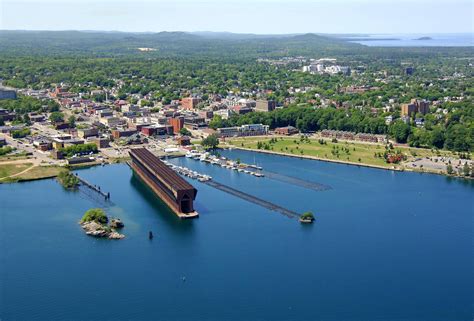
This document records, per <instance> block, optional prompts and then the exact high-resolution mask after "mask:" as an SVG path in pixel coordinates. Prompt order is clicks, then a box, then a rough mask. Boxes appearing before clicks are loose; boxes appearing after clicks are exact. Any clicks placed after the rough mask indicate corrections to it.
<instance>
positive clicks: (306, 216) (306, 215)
mask: <svg viewBox="0 0 474 321" xmlns="http://www.w3.org/2000/svg"><path fill="white" fill-rule="evenodd" d="M301 219H303V220H311V221H313V220H314V215H313V212H309V211H308V212H304V213H303V214H302V215H301Z"/></svg>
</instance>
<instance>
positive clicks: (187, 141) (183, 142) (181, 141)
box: [178, 136, 191, 146]
mask: <svg viewBox="0 0 474 321" xmlns="http://www.w3.org/2000/svg"><path fill="white" fill-rule="evenodd" d="M178 145H180V146H188V145H191V138H189V136H180V137H178Z"/></svg>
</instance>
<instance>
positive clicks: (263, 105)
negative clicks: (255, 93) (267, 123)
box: [255, 100, 276, 112]
mask: <svg viewBox="0 0 474 321" xmlns="http://www.w3.org/2000/svg"><path fill="white" fill-rule="evenodd" d="M275 107H276V102H275V101H274V100H257V103H256V105H255V111H265V112H268V111H272V110H274V109H275Z"/></svg>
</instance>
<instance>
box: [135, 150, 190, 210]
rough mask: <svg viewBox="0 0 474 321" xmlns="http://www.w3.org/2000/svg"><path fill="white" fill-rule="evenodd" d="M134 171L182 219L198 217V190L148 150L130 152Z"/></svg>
mask: <svg viewBox="0 0 474 321" xmlns="http://www.w3.org/2000/svg"><path fill="white" fill-rule="evenodd" d="M130 156H131V158H132V161H131V163H130V166H131V167H132V169H133V171H134V172H135V173H136V174H137V175H138V176H139V177H140V178H141V179H142V180H143V181H144V182H145V183H146V184H147V185H148V186H149V187H150V188H151V189H152V190H153V192H155V194H156V195H158V197H159V198H161V199H162V200H163V201H164V202H165V203H166V205H168V207H169V208H170V209H171V210H172V211H173V212H175V213H176V215H178V216H179V217H180V218H194V217H198V215H199V214H198V213H197V212H196V211H195V210H194V205H193V202H194V199H195V198H196V194H197V190H196V189H195V188H194V187H193V186H192V185H191V184H189V183H188V182H187V181H185V180H184V179H183V178H182V177H181V176H179V175H178V174H177V173H175V171H173V170H172V169H171V168H169V167H168V166H166V165H165V164H164V163H163V162H162V161H161V160H160V159H159V158H158V157H156V156H155V155H153V154H152V153H151V152H150V151H149V150H147V149H146V148H136V149H132V150H130Z"/></svg>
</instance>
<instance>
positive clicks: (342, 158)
mask: <svg viewBox="0 0 474 321" xmlns="http://www.w3.org/2000/svg"><path fill="white" fill-rule="evenodd" d="M270 140H271V138H267V137H240V138H235V139H231V140H228V143H229V144H231V145H234V146H236V147H240V148H246V149H252V150H261V151H266V152H273V153H279V154H285V155H292V156H301V157H308V158H315V159H322V160H327V161H334V162H340V163H350V164H360V165H368V166H374V167H380V168H394V167H395V168H398V169H403V166H402V165H397V164H389V163H387V162H386V161H385V159H384V158H383V153H384V152H385V150H386V149H385V145H382V144H370V143H360V142H349V141H338V142H332V141H331V140H329V139H324V142H323V143H322V142H320V141H319V140H318V139H309V140H300V137H299V136H294V137H277V138H276V139H275V138H274V140H273V142H271V141H270ZM275 140H276V141H275ZM258 147H260V148H258ZM394 149H395V150H400V151H401V152H402V153H403V154H404V155H406V156H407V158H408V159H415V158H420V157H421V158H422V157H431V156H453V154H452V153H451V152H448V151H432V150H430V149H422V148H410V147H405V146H394Z"/></svg>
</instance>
